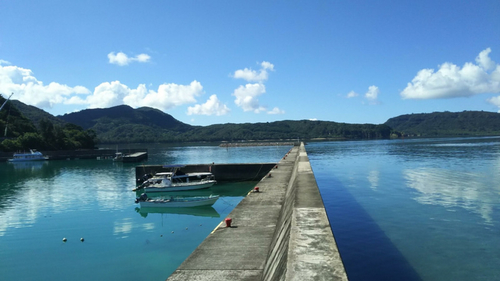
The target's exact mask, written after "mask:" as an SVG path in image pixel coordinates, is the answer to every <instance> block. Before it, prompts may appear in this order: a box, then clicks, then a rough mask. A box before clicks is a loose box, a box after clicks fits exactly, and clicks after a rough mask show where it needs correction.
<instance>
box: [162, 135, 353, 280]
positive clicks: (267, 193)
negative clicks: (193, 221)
mask: <svg viewBox="0 0 500 281" xmlns="http://www.w3.org/2000/svg"><path fill="white" fill-rule="evenodd" d="M256 186H258V187H259V190H260V192H250V193H249V194H248V195H247V196H246V197H245V198H244V199H243V200H242V201H241V203H240V204H239V205H238V206H237V207H236V208H235V209H234V210H233V211H232V212H231V213H230V214H229V216H228V218H231V219H232V225H231V227H226V225H225V224H224V221H223V222H221V224H220V225H219V226H218V227H217V228H216V229H214V231H213V232H212V233H211V234H210V235H209V236H208V237H207V238H206V239H205V240H204V241H203V242H202V244H200V246H199V247H198V248H197V249H196V250H195V251H194V252H193V253H192V254H191V255H190V256H189V257H188V258H187V259H186V260H185V261H184V262H183V263H182V264H181V266H179V268H178V269H177V270H176V271H175V272H174V273H173V274H172V275H171V276H170V277H169V278H168V280H170V281H177V280H301V281H303V280H347V275H346V272H345V269H344V266H343V263H342V260H341V258H340V254H339V252H338V249H337V245H336V243H335V239H334V237H333V234H332V231H331V228H330V223H329V221H328V218H327V215H326V211H325V208H324V205H323V200H322V198H321V196H320V193H319V189H318V186H317V184H316V179H315V178H314V174H313V172H312V169H311V165H310V164H309V158H308V157H307V153H306V151H305V148H304V146H303V144H301V145H300V146H295V147H293V148H292V149H291V150H290V151H289V152H288V153H287V154H286V155H285V157H283V159H281V161H280V162H279V163H278V164H277V165H276V166H275V168H273V169H272V170H271V171H270V172H269V174H267V175H266V176H265V177H264V178H262V180H261V181H260V182H259V183H258V184H257V185H256Z"/></svg>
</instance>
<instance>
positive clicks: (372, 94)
mask: <svg viewBox="0 0 500 281" xmlns="http://www.w3.org/2000/svg"><path fill="white" fill-rule="evenodd" d="M379 92H380V91H379V89H378V87H377V86H375V85H373V86H370V87H368V92H366V94H365V98H367V99H368V100H370V101H375V100H377V97H378V94H379Z"/></svg>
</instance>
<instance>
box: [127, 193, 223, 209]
mask: <svg viewBox="0 0 500 281" xmlns="http://www.w3.org/2000/svg"><path fill="white" fill-rule="evenodd" d="M217 199H219V195H210V196H197V197H173V196H172V197H170V198H168V199H160V198H159V199H152V198H149V197H148V195H147V194H146V193H143V194H142V195H141V196H139V197H138V198H136V199H135V203H139V205H141V208H156V207H160V208H185V207H199V206H212V205H213V204H214V203H215V202H216V201H217Z"/></svg>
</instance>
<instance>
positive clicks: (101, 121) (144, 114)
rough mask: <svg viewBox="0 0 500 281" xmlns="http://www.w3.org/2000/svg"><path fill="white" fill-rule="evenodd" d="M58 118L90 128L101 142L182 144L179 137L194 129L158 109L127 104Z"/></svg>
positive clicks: (88, 110)
mask: <svg viewBox="0 0 500 281" xmlns="http://www.w3.org/2000/svg"><path fill="white" fill-rule="evenodd" d="M58 118H60V119H62V120H64V121H66V122H70V123H73V124H77V125H79V126H82V127H83V128H84V129H92V130H93V131H94V132H96V134H97V137H98V139H99V141H100V142H103V143H134V142H161V141H182V139H181V138H179V136H180V135H181V134H182V133H184V132H187V131H190V130H192V129H193V128H194V127H193V126H191V125H188V124H185V123H182V122H180V121H178V120H177V119H175V118H174V117H172V116H171V115H169V114H166V113H164V112H162V111H160V110H158V109H154V108H150V107H141V108H138V109H133V108H132V107H130V106H127V105H119V106H114V107H110V108H97V109H85V110H82V111H79V112H74V113H69V114H64V115H63V116H58Z"/></svg>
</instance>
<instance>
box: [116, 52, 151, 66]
mask: <svg viewBox="0 0 500 281" xmlns="http://www.w3.org/2000/svg"><path fill="white" fill-rule="evenodd" d="M108 59H109V63H111V64H117V65H119V66H124V65H128V64H129V63H131V62H134V61H137V62H148V61H149V60H150V59H151V57H150V56H149V55H147V54H139V55H137V56H135V57H129V56H127V55H126V54H125V53H123V52H118V53H117V54H115V52H111V53H109V54H108Z"/></svg>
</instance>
